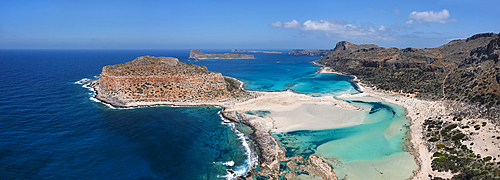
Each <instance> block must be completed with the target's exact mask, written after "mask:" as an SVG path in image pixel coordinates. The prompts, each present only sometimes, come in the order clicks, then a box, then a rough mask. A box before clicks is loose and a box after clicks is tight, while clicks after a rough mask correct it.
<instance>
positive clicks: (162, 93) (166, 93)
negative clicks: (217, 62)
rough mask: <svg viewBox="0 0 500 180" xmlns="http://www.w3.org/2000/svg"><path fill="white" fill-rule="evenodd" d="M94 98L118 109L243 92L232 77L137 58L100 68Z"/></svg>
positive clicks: (174, 62)
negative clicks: (141, 103)
mask: <svg viewBox="0 0 500 180" xmlns="http://www.w3.org/2000/svg"><path fill="white" fill-rule="evenodd" d="M91 86H92V87H93V88H94V89H95V91H96V96H95V98H97V99H99V100H101V101H104V102H106V103H109V104H112V105H114V106H118V107H128V106H136V104H137V102H194V103H195V102H213V101H220V100H224V99H227V98H232V97H233V96H235V95H236V92H244V91H242V90H241V89H240V84H239V82H238V81H237V80H235V79H233V78H228V77H224V76H222V75H221V73H217V72H213V71H209V70H207V68H206V67H204V66H198V65H193V64H188V63H183V62H179V60H177V59H176V58H172V57H152V56H143V57H138V58H136V59H135V60H133V61H130V62H126V63H123V64H117V65H109V66H105V67H103V68H102V73H101V76H100V79H98V80H96V81H93V82H92V83H91Z"/></svg>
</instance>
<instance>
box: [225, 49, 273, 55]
mask: <svg viewBox="0 0 500 180" xmlns="http://www.w3.org/2000/svg"><path fill="white" fill-rule="evenodd" d="M231 52H237V53H267V54H281V52H276V51H247V50H243V49H231Z"/></svg>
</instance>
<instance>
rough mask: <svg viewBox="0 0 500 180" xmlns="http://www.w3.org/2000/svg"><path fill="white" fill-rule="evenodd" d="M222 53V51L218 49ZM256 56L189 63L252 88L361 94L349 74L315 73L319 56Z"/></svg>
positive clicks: (315, 94) (316, 94) (249, 88)
mask: <svg viewBox="0 0 500 180" xmlns="http://www.w3.org/2000/svg"><path fill="white" fill-rule="evenodd" d="M219 53H222V52H219ZM254 56H255V59H207V60H202V61H192V60H188V61H187V62H190V63H194V64H198V65H202V66H206V67H207V68H208V69H209V70H211V71H216V72H220V73H222V74H223V75H225V76H230V77H234V78H237V79H240V80H242V81H243V82H245V85H244V88H245V89H247V90H251V91H285V90H287V89H291V90H293V91H295V92H298V93H304V94H309V95H312V96H322V95H328V94H338V93H358V92H359V91H358V90H357V89H356V86H355V85H354V83H355V82H354V81H352V79H353V78H352V77H350V76H341V75H337V74H330V73H325V74H316V72H317V71H318V70H320V67H318V66H316V65H314V64H312V63H311V62H312V61H315V60H319V59H320V57H310V56H293V55H286V54H254Z"/></svg>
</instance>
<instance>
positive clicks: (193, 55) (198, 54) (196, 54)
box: [189, 50, 255, 60]
mask: <svg viewBox="0 0 500 180" xmlns="http://www.w3.org/2000/svg"><path fill="white" fill-rule="evenodd" d="M189 58H190V59H196V60H203V59H255V57H254V56H253V55H248V54H229V53H224V54H205V53H203V52H202V51H200V50H191V52H189Z"/></svg>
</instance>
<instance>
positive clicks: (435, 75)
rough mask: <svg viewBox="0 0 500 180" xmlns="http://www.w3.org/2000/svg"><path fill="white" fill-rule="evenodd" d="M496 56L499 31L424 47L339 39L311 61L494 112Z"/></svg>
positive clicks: (499, 67) (499, 72) (497, 101)
mask: <svg viewBox="0 0 500 180" xmlns="http://www.w3.org/2000/svg"><path fill="white" fill-rule="evenodd" d="M499 54H500V36H499V34H495V33H484V34H476V35H474V36H472V37H469V38H467V39H460V40H453V41H451V42H449V43H448V44H445V45H442V46H440V47H437V48H425V49H417V48H405V49H398V48H383V47H380V46H377V45H373V44H361V45H356V44H352V43H349V42H346V41H342V42H339V43H337V45H336V47H335V49H333V50H332V51H330V52H329V53H328V55H326V56H325V57H323V58H322V59H321V60H318V61H316V63H318V64H320V65H323V66H327V67H331V68H333V69H334V70H336V71H339V72H344V73H347V74H352V75H356V76H358V77H360V78H361V79H363V80H364V81H366V83H369V84H371V85H374V86H376V87H378V88H380V89H384V90H390V91H397V92H402V93H409V94H416V97H420V98H424V99H434V100H438V99H443V100H444V99H446V100H450V101H454V102H464V103H468V104H475V105H477V106H478V107H482V108H483V109H486V110H487V111H488V112H486V113H493V114H496V115H494V116H498V114H499V112H500V111H499V110H498V108H499V107H500V63H499ZM495 109H496V110H495ZM495 111H496V112H495ZM482 115H484V113H483V114H482ZM488 116H489V115H488Z"/></svg>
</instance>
